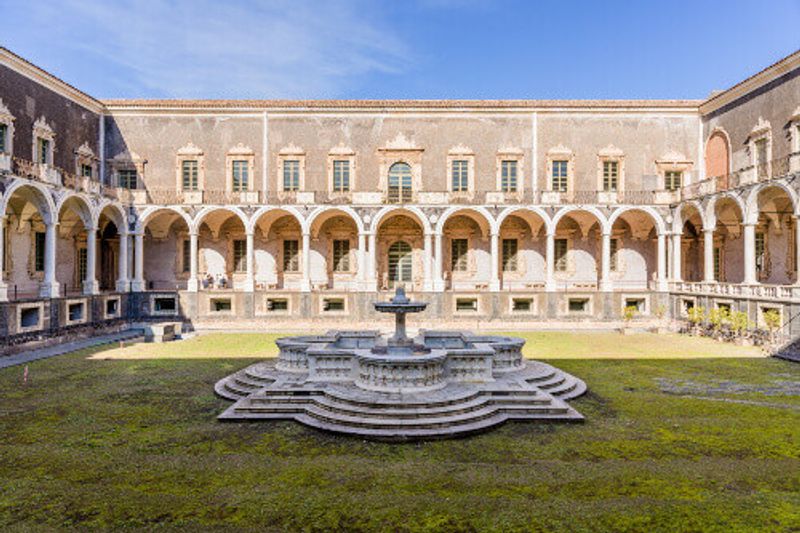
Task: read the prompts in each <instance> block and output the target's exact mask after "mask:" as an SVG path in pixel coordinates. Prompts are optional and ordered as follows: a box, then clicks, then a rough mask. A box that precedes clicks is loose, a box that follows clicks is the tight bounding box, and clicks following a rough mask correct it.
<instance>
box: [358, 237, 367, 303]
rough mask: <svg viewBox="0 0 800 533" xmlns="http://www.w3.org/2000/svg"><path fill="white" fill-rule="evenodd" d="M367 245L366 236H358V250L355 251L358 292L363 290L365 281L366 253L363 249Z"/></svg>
mask: <svg viewBox="0 0 800 533" xmlns="http://www.w3.org/2000/svg"><path fill="white" fill-rule="evenodd" d="M366 245H367V235H366V234H365V233H359V234H358V250H357V251H356V263H357V264H358V272H357V273H356V288H357V290H359V291H363V290H365V287H364V284H365V283H366V281H367V273H366V272H365V269H366V268H367V253H366V250H365V249H364V247H365V246H366Z"/></svg>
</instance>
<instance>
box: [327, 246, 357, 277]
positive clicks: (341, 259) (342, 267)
mask: <svg viewBox="0 0 800 533" xmlns="http://www.w3.org/2000/svg"><path fill="white" fill-rule="evenodd" d="M351 249H352V245H351V242H350V239H333V240H332V241H331V271H332V272H335V273H337V274H349V273H351V272H352V271H353V270H352V261H351V260H350V251H351Z"/></svg>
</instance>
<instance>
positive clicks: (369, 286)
mask: <svg viewBox="0 0 800 533" xmlns="http://www.w3.org/2000/svg"><path fill="white" fill-rule="evenodd" d="M367 243H368V246H369V250H368V251H367V258H366V259H367V269H366V270H367V279H366V281H365V282H364V286H365V287H366V290H367V291H370V292H375V291H377V290H378V272H377V270H378V248H377V245H376V244H375V234H374V233H368V234H367Z"/></svg>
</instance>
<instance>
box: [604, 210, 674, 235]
mask: <svg viewBox="0 0 800 533" xmlns="http://www.w3.org/2000/svg"><path fill="white" fill-rule="evenodd" d="M631 211H640V212H642V213H647V214H648V215H649V216H650V218H651V219H652V220H653V223H654V224H655V225H656V230H657V231H658V234H659V235H664V234H665V233H666V223H665V222H664V219H663V218H662V216H661V214H660V213H659V212H658V211H656V210H655V209H653V208H652V207H650V206H646V205H642V206H626V207H620V208H619V209H617V210H615V211H614V212H613V213H611V216H610V217H608V228H609V229H611V228H613V227H614V222H615V221H616V220H617V219H618V218H619V217H620V216H621V215H623V214H625V213H628V212H631Z"/></svg>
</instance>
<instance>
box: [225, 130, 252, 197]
mask: <svg viewBox="0 0 800 533" xmlns="http://www.w3.org/2000/svg"><path fill="white" fill-rule="evenodd" d="M234 161H245V167H246V168H247V187H245V188H244V189H243V190H242V189H240V190H238V191H237V190H234V187H233V162H234ZM255 170H256V153H255V151H253V149H252V148H250V147H249V146H245V145H244V144H242V143H239V144H237V145H236V146H234V147H233V148H231V149H230V150H228V153H227V155H226V156H225V175H226V176H227V179H226V180H225V182H226V190H227V191H228V192H230V193H234V194H238V195H239V196H240V198H239V200H240V201H242V202H245V203H256V202H258V192H257V191H255V190H254V189H255V183H256V179H255V178H256V176H255Z"/></svg>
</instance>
